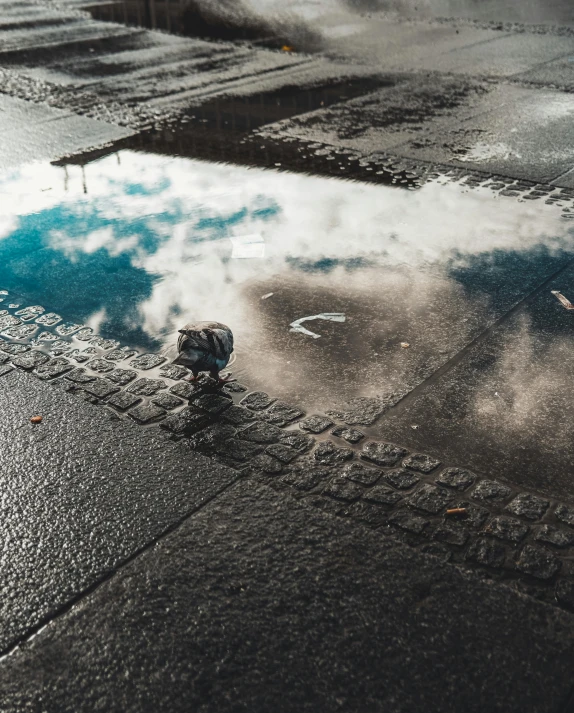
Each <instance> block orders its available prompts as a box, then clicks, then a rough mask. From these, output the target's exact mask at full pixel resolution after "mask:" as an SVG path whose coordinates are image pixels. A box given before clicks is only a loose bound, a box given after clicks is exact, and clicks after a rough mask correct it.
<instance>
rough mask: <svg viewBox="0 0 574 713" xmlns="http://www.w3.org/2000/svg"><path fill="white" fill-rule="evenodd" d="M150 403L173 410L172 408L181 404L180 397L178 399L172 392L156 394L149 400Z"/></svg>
mask: <svg viewBox="0 0 574 713" xmlns="http://www.w3.org/2000/svg"><path fill="white" fill-rule="evenodd" d="M151 402H152V404H155V405H156V406H159V407H160V408H163V409H165V410H166V411H173V409H174V408H178V407H179V406H181V405H182V404H183V401H182V400H181V399H178V398H177V397H176V396H172V394H165V393H164V394H158V395H157V396H156V397H155V398H153V399H152V400H151Z"/></svg>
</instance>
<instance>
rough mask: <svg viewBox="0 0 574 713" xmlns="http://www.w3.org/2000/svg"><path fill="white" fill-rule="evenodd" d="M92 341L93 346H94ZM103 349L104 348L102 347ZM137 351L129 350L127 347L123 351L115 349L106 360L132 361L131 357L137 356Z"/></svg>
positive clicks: (107, 355) (108, 354) (106, 356)
mask: <svg viewBox="0 0 574 713" xmlns="http://www.w3.org/2000/svg"><path fill="white" fill-rule="evenodd" d="M93 341H94V340H92V342H91V343H92V344H93ZM102 348H103V347H102ZM136 353H137V352H136V351H135V350H134V349H128V348H127V347H122V348H121V349H113V350H112V351H111V352H108V353H107V354H106V355H105V357H104V359H107V360H108V361H123V360H124V359H130V358H131V357H133V356H135V355H136Z"/></svg>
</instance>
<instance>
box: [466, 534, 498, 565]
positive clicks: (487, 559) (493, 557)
mask: <svg viewBox="0 0 574 713" xmlns="http://www.w3.org/2000/svg"><path fill="white" fill-rule="evenodd" d="M466 559H467V560H469V561H470V562H476V563H477V564H481V565H484V566H486V567H503V566H504V562H505V560H506V548H505V547H504V545H502V544H499V543H497V542H495V541H493V540H487V539H485V538H480V539H478V540H476V541H475V542H473V543H472V544H471V546H470V547H469V549H468V552H467V555H466Z"/></svg>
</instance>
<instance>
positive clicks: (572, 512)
mask: <svg viewBox="0 0 574 713" xmlns="http://www.w3.org/2000/svg"><path fill="white" fill-rule="evenodd" d="M554 514H555V515H556V517H557V519H558V520H560V522H563V523H564V524H566V525H570V526H571V527H574V508H569V507H568V506H567V505H562V504H560V505H558V507H557V508H556V510H555V511H554Z"/></svg>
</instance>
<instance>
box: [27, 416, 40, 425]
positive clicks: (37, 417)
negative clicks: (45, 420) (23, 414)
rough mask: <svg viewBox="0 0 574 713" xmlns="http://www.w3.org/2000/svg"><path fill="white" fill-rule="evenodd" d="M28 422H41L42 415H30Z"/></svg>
mask: <svg viewBox="0 0 574 713" xmlns="http://www.w3.org/2000/svg"><path fill="white" fill-rule="evenodd" d="M30 423H42V417H41V416H32V418H31V419H30Z"/></svg>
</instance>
